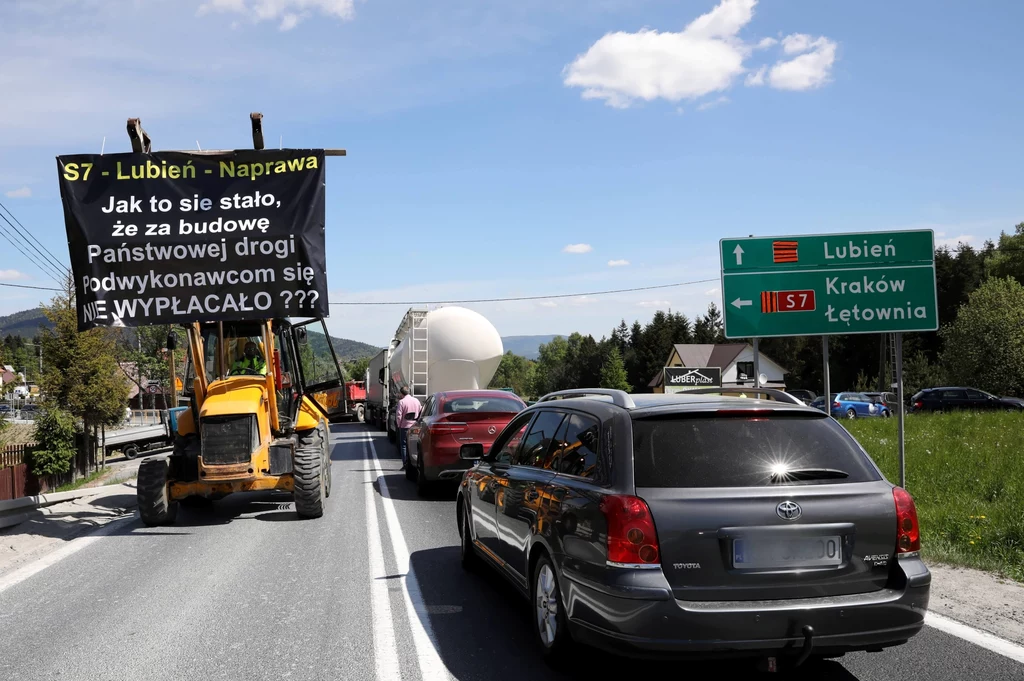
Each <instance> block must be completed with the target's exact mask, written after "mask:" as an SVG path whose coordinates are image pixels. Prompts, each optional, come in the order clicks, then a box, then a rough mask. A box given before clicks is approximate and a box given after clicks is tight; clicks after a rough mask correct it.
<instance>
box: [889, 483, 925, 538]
mask: <svg viewBox="0 0 1024 681" xmlns="http://www.w3.org/2000/svg"><path fill="white" fill-rule="evenodd" d="M892 496H893V501H894V502H895V503H896V553H898V554H899V553H913V552H915V551H920V550H921V526H920V525H919V524H918V522H917V506H916V505H915V504H914V499H913V497H911V496H910V493H909V492H907V490H905V489H903V488H902V487H894V488H893V490H892Z"/></svg>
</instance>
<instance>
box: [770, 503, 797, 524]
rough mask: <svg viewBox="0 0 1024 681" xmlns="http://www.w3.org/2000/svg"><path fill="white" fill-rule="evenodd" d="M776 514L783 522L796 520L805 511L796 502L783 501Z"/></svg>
mask: <svg viewBox="0 0 1024 681" xmlns="http://www.w3.org/2000/svg"><path fill="white" fill-rule="evenodd" d="M775 512H776V513H778V514H779V517H780V518H782V519H783V520H796V519H797V518H799V517H800V516H801V515H803V513H804V512H803V509H801V508H800V505H799V504H797V503H796V502H795V501H783V502H782V503H781V504H779V505H778V506H776V507H775Z"/></svg>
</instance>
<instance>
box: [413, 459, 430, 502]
mask: <svg viewBox="0 0 1024 681" xmlns="http://www.w3.org/2000/svg"><path fill="white" fill-rule="evenodd" d="M430 487H431V485H430V481H429V480H427V474H426V472H425V471H424V470H423V456H422V453H420V455H419V456H417V457H416V494H417V495H418V496H421V497H425V496H427V494H429V493H430Z"/></svg>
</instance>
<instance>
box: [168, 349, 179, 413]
mask: <svg viewBox="0 0 1024 681" xmlns="http://www.w3.org/2000/svg"><path fill="white" fill-rule="evenodd" d="M168 360H170V368H171V404H170V406H168V407H167V408H168V409H171V408H173V407H177V406H178V382H177V378H178V377H177V376H176V375H175V373H174V350H173V349H172V350H171V352H170V354H169V355H168Z"/></svg>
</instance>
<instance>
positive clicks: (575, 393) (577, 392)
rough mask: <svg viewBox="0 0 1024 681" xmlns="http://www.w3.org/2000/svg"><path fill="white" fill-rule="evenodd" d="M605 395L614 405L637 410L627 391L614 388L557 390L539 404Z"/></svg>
mask: <svg viewBox="0 0 1024 681" xmlns="http://www.w3.org/2000/svg"><path fill="white" fill-rule="evenodd" d="M594 395H603V396H605V397H611V398H612V404H614V405H615V406H617V407H622V408H623V409H635V408H636V403H635V402H633V398H632V397H630V396H629V393H627V392H626V391H625V390H614V389H612V388H572V389H570V390H556V391H555V392H551V393H548V394H547V395H544V396H543V397H541V398H540V399H539V400H537V403H538V404H539V403H541V402H550V401H551V400H563V399H567V398H572V397H590V396H594Z"/></svg>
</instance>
